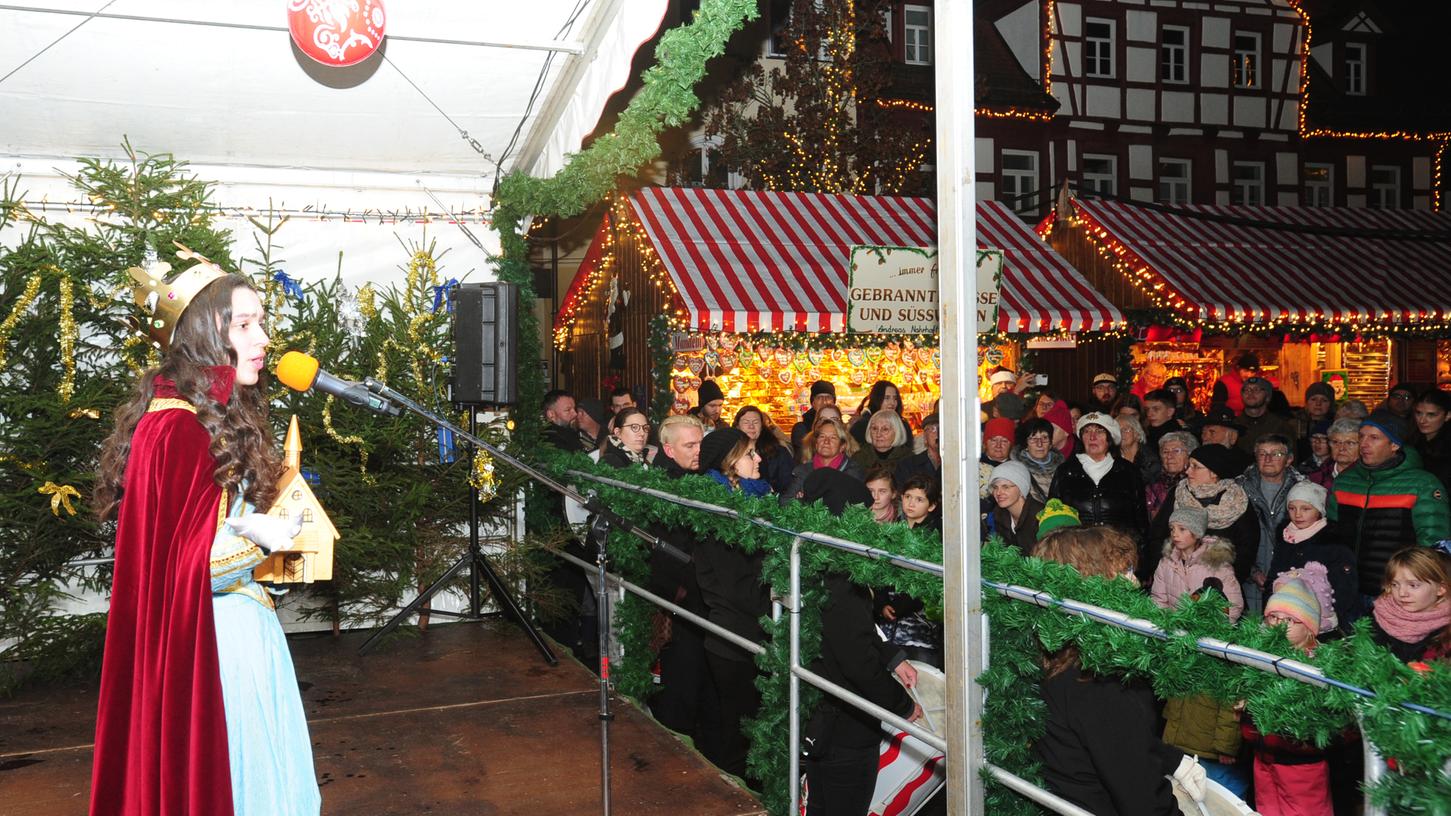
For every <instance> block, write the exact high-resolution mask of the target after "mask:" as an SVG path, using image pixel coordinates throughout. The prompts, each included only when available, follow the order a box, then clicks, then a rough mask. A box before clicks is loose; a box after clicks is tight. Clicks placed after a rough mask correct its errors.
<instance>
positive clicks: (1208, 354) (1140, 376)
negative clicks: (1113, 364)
mask: <svg viewBox="0 0 1451 816" xmlns="http://www.w3.org/2000/svg"><path fill="white" fill-rule="evenodd" d="M1129 351H1130V354H1131V355H1132V365H1133V369H1134V388H1133V391H1134V393H1136V394H1138V395H1139V396H1140V397H1142V396H1143V395H1144V394H1146V393H1148V392H1149V391H1151V390H1153V389H1155V388H1162V387H1163V385H1164V382H1165V381H1166V380H1168V379H1169V378H1171V377H1183V378H1184V381H1185V382H1187V383H1188V384H1189V396H1190V399H1191V400H1192V401H1193V403H1194V404H1195V405H1197V406H1199V407H1200V408H1201V409H1202V408H1204V407H1205V406H1207V405H1209V402H1210V399H1211V395H1212V394H1213V393H1214V382H1215V381H1216V380H1218V379H1219V377H1220V374H1221V373H1223V371H1224V352H1223V351H1222V350H1220V349H1209V348H1200V346H1199V344H1198V343H1173V342H1170V343H1135V344H1134V345H1133V346H1132V347H1131V348H1130V350H1129Z"/></svg>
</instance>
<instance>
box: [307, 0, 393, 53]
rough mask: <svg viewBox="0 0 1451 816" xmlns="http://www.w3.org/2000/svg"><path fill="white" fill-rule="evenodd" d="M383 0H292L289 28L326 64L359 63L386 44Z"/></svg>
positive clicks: (310, 51)
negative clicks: (384, 41) (384, 38)
mask: <svg viewBox="0 0 1451 816" xmlns="http://www.w3.org/2000/svg"><path fill="white" fill-rule="evenodd" d="M383 21H384V14H383V0H288V2H287V28H288V30H289V31H291V32H292V41H293V42H295V43H297V47H298V48H299V49H301V50H302V53H304V54H306V55H308V56H309V57H312V58H313V59H315V60H317V61H318V62H320V63H322V64H323V65H332V66H335V67H339V68H341V67H344V66H347V65H356V64H358V63H360V62H362V61H363V60H365V59H367V58H368V57H370V56H372V54H373V52H374V51H377V50H378V46H380V45H382V44H383Z"/></svg>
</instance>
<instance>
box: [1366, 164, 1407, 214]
mask: <svg viewBox="0 0 1451 816" xmlns="http://www.w3.org/2000/svg"><path fill="white" fill-rule="evenodd" d="M1367 203H1369V205H1370V206H1372V207H1378V208H1380V209H1382V210H1394V209H1396V208H1398V207H1400V206H1401V168H1399V167H1392V166H1389V165H1384V164H1373V165H1371V166H1370V198H1369V200H1368V202H1367Z"/></svg>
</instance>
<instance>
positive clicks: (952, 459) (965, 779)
mask: <svg viewBox="0 0 1451 816" xmlns="http://www.w3.org/2000/svg"><path fill="white" fill-rule="evenodd" d="M972 5H973V4H972V0H938V2H937V3H936V5H935V7H934V16H935V17H936V21H935V22H936V25H934V26H933V34H934V42H933V46H932V59H933V63H934V65H935V66H936V67H935V71H936V87H937V92H936V96H937V98H936V110H937V132H936V146H937V251H938V292H939V294H938V301H939V303H938V305H939V309H940V311H939V314H940V319H941V324H940V326H939V336H940V337H941V343H942V403H941V407H940V409H939V410H940V412H941V413H940V420H941V440H942V448H941V450H942V480H943V490H942V502H943V519H942V520H943V532H942V542H943V547H942V550H943V553H942V556H943V567H944V568H945V569H944V573H943V599H944V607H945V613H946V614H945V617H946V624H947V631H946V638H945V646H946V655H945V657H946V666H947V668H948V671H947V757H948V760H947V812H948V813H949V814H951V816H967V815H968V814H972V815H973V816H978V814H982V813H984V812H985V811H984V806H983V781H982V776H981V773H980V771H981V769H982V766H983V761H984V759H983V753H982V727H981V726H982V695H981V693H979V692H977V691H976V684H975V683H974V678H976V677H977V676H978V675H979V674H981V673H982V667H983V654H982V585H981V583H980V578H981V576H982V562H981V541H980V540H979V539H980V536H979V530H978V513H977V501H978V500H977V460H978V449H979V447H980V445H981V440H980V439H979V434H980V430H979V428H978V405H977V399H976V396H977V311H976V304H977V228H976V224H977V217H976V199H975V190H974V173H973V168H972V161H973V70H972V60H973V21H972ZM959 668H963V669H966V670H965V671H959V670H957V669H959Z"/></svg>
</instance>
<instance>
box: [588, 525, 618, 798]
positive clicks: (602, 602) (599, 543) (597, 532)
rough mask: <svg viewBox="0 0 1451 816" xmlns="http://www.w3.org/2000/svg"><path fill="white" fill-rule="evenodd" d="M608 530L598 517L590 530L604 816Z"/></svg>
mask: <svg viewBox="0 0 1451 816" xmlns="http://www.w3.org/2000/svg"><path fill="white" fill-rule="evenodd" d="M609 529H610V528H609V523H608V522H606V521H605V520H604V519H603V518H602V517H597V518H596V519H595V523H594V525H593V527H592V528H591V530H590V536H592V537H593V538H594V540H595V569H596V573H595V574H596V576H597V578H598V583H597V584H596V586H595V618H596V621H597V627H596V634H597V635H598V636H599V648H600V813H601V814H602V815H603V816H610V722H611V721H612V720H614V718H615V715H614V714H613V713H612V712H611V711H610V585H609V572H608V571H607V570H606V563H607V562H608V561H609V552H608V550H607V548H606V546H605V540H606V539H607V538H608V537H609Z"/></svg>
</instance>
